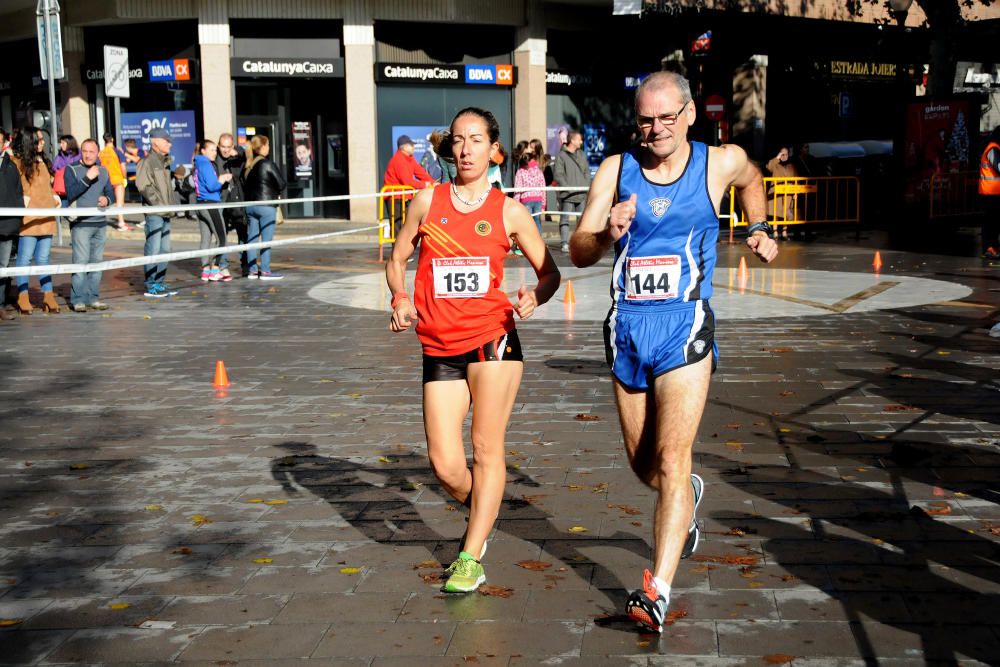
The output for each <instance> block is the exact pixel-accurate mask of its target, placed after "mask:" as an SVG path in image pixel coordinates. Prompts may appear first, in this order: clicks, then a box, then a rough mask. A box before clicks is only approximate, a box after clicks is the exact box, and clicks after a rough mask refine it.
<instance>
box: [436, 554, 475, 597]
mask: <svg viewBox="0 0 1000 667" xmlns="http://www.w3.org/2000/svg"><path fill="white" fill-rule="evenodd" d="M452 566H453V567H454V569H452ZM448 569H449V570H451V576H450V577H448V581H446V582H445V584H444V586H442V587H441V590H442V591H444V592H445V593H471V592H472V591H474V590H476V589H477V588H479V586H480V584H483V583H485V582H486V572H485V571H483V565H482V563H480V562H479V561H478V560H476V559H475V558H473V557H472V556H471V555H469V554H467V553H465V552H464V551H463V552H462V553H460V554H459V555H458V559H457V560H456V561H455V562H454V563H452V565H451V566H449V568H448Z"/></svg>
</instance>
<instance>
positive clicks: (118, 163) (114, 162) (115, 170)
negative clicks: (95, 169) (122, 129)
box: [99, 132, 131, 232]
mask: <svg viewBox="0 0 1000 667" xmlns="http://www.w3.org/2000/svg"><path fill="white" fill-rule="evenodd" d="M99 159H100V161H101V166H102V167H104V168H105V169H107V170H108V177H109V178H110V179H111V187H112V188H114V190H115V206H117V207H119V208H121V207H122V206H124V205H125V154H124V153H122V152H121V151H120V150H118V148H117V147H116V146H115V135H113V134H111V133H110V132H105V133H104V148H102V149H101V152H100V154H99ZM129 229H131V227H129V226H128V225H126V224H125V216H123V215H122V214H121V213H119V214H118V230H119V231H122V232H125V231H128V230H129Z"/></svg>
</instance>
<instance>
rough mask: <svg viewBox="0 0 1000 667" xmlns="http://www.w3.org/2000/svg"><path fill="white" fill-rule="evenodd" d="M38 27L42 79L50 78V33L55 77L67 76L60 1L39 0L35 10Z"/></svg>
mask: <svg viewBox="0 0 1000 667" xmlns="http://www.w3.org/2000/svg"><path fill="white" fill-rule="evenodd" d="M35 23H36V25H37V27H38V61H39V63H41V66H42V79H44V80H48V78H49V45H48V44H47V41H48V39H49V35H51V36H52V73H53V74H54V78H55V79H61V78H63V77H64V76H66V72H65V70H64V69H63V49H62V31H61V30H60V29H59V3H58V2H57V1H56V0H49V2H45V0H38V9H37V11H36V12H35Z"/></svg>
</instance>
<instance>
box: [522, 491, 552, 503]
mask: <svg viewBox="0 0 1000 667" xmlns="http://www.w3.org/2000/svg"><path fill="white" fill-rule="evenodd" d="M547 495H548V494H547V493H538V494H535V495H533V496H521V500H523V501H524V502H526V503H531V504H535V503H536V502H538V501H539V500H541V499H542V498H544V497H545V496H547Z"/></svg>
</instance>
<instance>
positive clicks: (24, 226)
mask: <svg viewBox="0 0 1000 667" xmlns="http://www.w3.org/2000/svg"><path fill="white" fill-rule="evenodd" d="M12 151H13V153H14V155H13V156H12V157H11V161H12V162H13V163H14V165H15V166H17V170H18V172H20V174H21V189H22V190H23V191H24V207H25V208H59V207H60V206H61V205H62V203H61V201H60V199H59V197H58V196H56V194H55V192H53V191H52V164H51V163H50V162H49V159H48V157H47V156H46V155H45V135H44V134H42V131H41V130H40V129H38V128H37V127H25V128H23V129H22V130H21V131H20V132H19V133H18V135H17V138H16V139H15V140H14V141H13V143H12ZM55 231H56V219H55V218H54V217H52V216H33V215H26V216H24V221H23V222H22V223H21V232H20V236H19V237H18V241H17V266H18V267H25V266H28V265H29V264H30V263H31V260H32V258H34V260H35V266H48V263H49V252H50V251H51V250H52V235H53V234H54V233H55ZM39 283H41V287H42V309H43V310H44V311H45V312H47V313H48V312H53V313H58V312H59V304H58V302H56V296H55V294H54V293H53V291H52V276H50V275H42V276H39ZM28 284H29V277H28V276H17V292H18V294H17V309H18V310H19V311H20V312H21V314H22V315H30V314H31V313H32V311H33V310H34V308H32V306H31V300H30V298H29V296H28Z"/></svg>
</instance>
